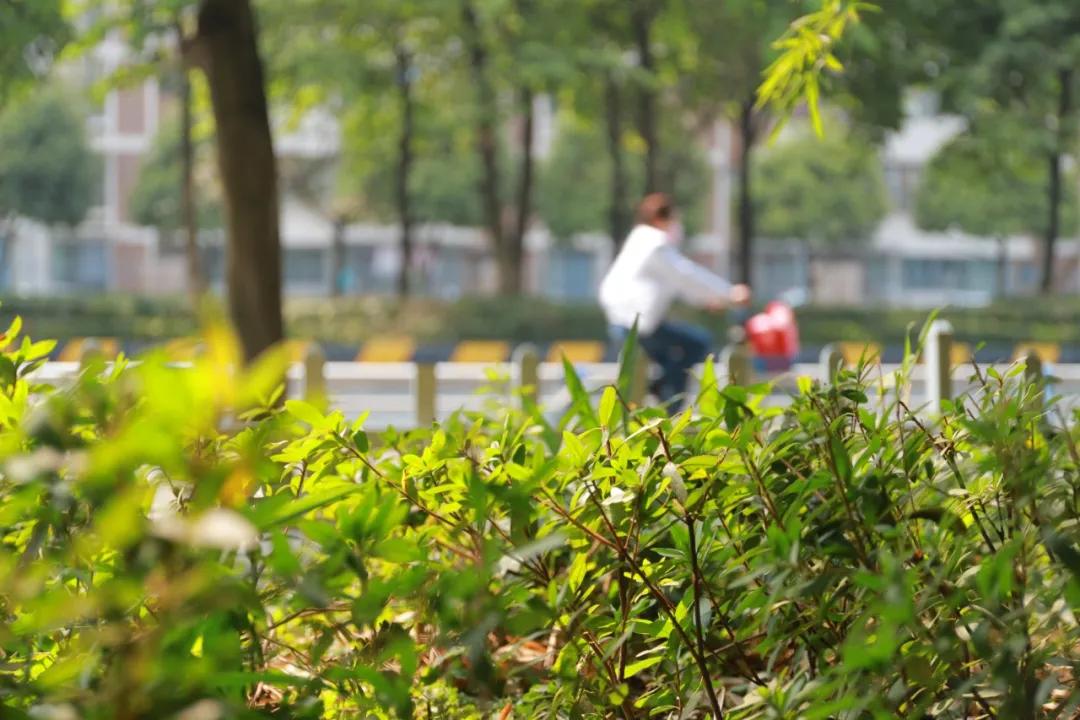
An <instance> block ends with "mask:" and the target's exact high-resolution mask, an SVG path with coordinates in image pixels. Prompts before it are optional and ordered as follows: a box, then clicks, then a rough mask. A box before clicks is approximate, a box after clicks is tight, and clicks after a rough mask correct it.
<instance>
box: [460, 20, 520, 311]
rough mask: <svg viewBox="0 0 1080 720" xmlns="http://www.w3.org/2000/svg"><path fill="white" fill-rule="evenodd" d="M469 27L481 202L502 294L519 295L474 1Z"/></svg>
mask: <svg viewBox="0 0 1080 720" xmlns="http://www.w3.org/2000/svg"><path fill="white" fill-rule="evenodd" d="M462 18H463V20H464V25H465V44H466V46H467V47H468V52H469V65H470V67H471V70H472V78H473V83H474V84H475V85H476V93H477V104H478V107H477V112H476V150H477V153H478V154H479V156H480V187H479V190H480V200H481V203H482V205H483V213H484V224H485V225H486V226H487V232H488V236H489V237H490V238H491V247H492V250H493V251H494V253H495V260H496V264H497V266H498V270H499V293H500V294H502V295H516V294H519V293H520V291H521V268H520V267H513V266H512V264H511V262H510V259H509V256H508V254H507V247H506V245H507V243H506V233H505V231H504V228H503V217H502V201H501V199H500V197H499V149H498V137H497V134H496V129H495V126H496V116H497V110H496V107H495V90H494V88H492V86H491V79H490V78H489V77H488V51H487V47H486V46H485V45H484V39H483V37H481V32H480V23H479V19H478V18H477V17H476V9H475V8H474V7H473V3H472V2H471V0H465V2H464V3H463V4H462Z"/></svg>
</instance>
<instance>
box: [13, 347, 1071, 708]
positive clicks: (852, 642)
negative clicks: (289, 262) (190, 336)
mask: <svg viewBox="0 0 1080 720" xmlns="http://www.w3.org/2000/svg"><path fill="white" fill-rule="evenodd" d="M17 334H18V327H14V328H12V329H11V330H9V332H8V333H7V334H6V336H5V337H7V338H8V339H13V338H14V337H15V336H16V335H17ZM206 343H207V346H208V348H209V351H208V352H207V354H206V356H205V357H204V358H202V359H200V360H199V361H198V362H197V364H196V366H195V367H194V368H193V369H190V370H184V369H176V368H170V367H168V366H167V365H166V364H165V363H163V362H162V361H161V359H159V358H158V359H155V358H148V359H147V361H146V362H144V363H142V364H140V365H138V366H132V367H118V368H114V369H111V370H109V369H106V368H105V367H103V366H96V367H94V366H92V367H89V368H87V369H86V371H85V372H83V373H82V374H81V376H80V377H79V378H78V380H76V381H74V382H73V383H72V384H70V385H67V386H63V387H57V388H49V387H45V386H42V385H39V384H37V383H36V382H35V381H34V380H33V376H32V371H33V369H34V368H35V366H36V365H37V364H38V363H40V361H41V360H40V358H41V357H42V356H43V355H44V354H45V353H47V352H48V350H49V347H48V344H32V343H30V342H29V341H24V342H22V343H21V344H17V345H15V347H17V348H18V349H17V350H15V351H13V352H10V353H8V354H6V355H4V356H3V358H2V359H0V460H2V466H0V467H2V468H3V470H2V475H0V537H2V543H0V612H2V613H3V622H2V623H0V703H2V704H3V707H4V708H5V713H4V716H5V717H9V716H10V717H26V716H27V714H28V713H32V714H33V716H35V717H42V716H44V717H58V718H59V717H64V718H68V717H77V718H86V719H94V720H97V719H99V718H100V719H102V720H104V719H105V718H109V719H112V718H118V719H121V720H128V719H131V718H173V717H176V718H196V717H197V718H210V717H213V718H243V717H249V718H256V717H277V718H356V717H363V718H366V717H373V718H391V717H418V718H480V717H492V716H500V717H504V718H505V717H507V716H508V715H509V714H510V713H512V714H513V716H514V717H521V718H526V717H559V718H562V717H565V718H573V717H580V718H608V717H614V718H645V717H687V718H693V717H706V716H708V715H709V713H710V711H711V709H715V712H716V714H718V715H719V714H722V715H723V716H724V717H729V718H791V717H800V718H837V719H844V720H848V719H851V720H854V719H857V718H858V719H861V718H891V717H924V716H927V717H936V718H965V717H983V716H992V717H1002V718H1037V717H1050V716H1057V715H1056V714H1055V713H1056V711H1055V712H1051V711H1048V710H1043V709H1042V708H1043V706H1044V705H1045V704H1047V703H1055V704H1057V706H1059V709H1061V706H1064V705H1068V704H1070V703H1072V704H1073V705H1074V706H1075V703H1076V702H1077V701H1078V700H1080V695H1078V694H1077V691H1076V690H1075V689H1074V688H1075V682H1074V679H1073V678H1074V672H1075V669H1076V668H1075V664H1076V660H1075V658H1076V657H1077V653H1076V650H1077V642H1078V640H1080V632H1078V629H1077V626H1076V618H1075V616H1074V614H1073V613H1074V612H1075V611H1076V609H1077V607H1078V606H1080V584H1078V580H1077V576H1076V573H1078V572H1080V550H1078V549H1077V542H1078V541H1080V503H1078V502H1077V498H1078V497H1080V475H1078V467H1077V460H1076V458H1077V457H1078V454H1077V448H1076V444H1075V440H1076V434H1077V432H1078V431H1077V430H1076V429H1075V428H1073V427H1067V428H1066V429H1061V428H1057V429H1055V427H1054V426H1053V425H1051V424H1050V423H1049V422H1048V415H1047V413H1046V411H1045V410H1044V409H1043V408H1042V407H1041V404H1040V401H1039V392H1038V391H1039V388H1038V387H1036V386H1035V385H1032V384H1031V383H1029V382H1028V381H1027V380H1026V379H1025V376H1024V375H1023V373H1022V372H1020V370H1021V368H1017V370H1016V372H1011V373H1009V374H1008V375H1005V376H1002V375H998V374H995V373H991V372H988V373H986V374H980V376H979V381H978V388H979V389H978V390H977V392H975V393H973V394H972V395H970V396H969V397H966V398H965V399H964V400H962V401H960V402H957V403H956V404H954V405H949V406H947V407H946V409H945V413H944V416H943V417H941V418H940V419H938V420H936V421H934V422H931V421H930V420H928V419H927V420H922V419H920V418H919V417H918V416H917V415H915V414H913V413H911V412H910V411H909V410H908V409H907V408H906V407H905V406H904V405H903V404H902V403H899V402H898V401H896V400H894V399H893V400H891V399H890V397H889V396H882V397H879V396H877V394H876V393H873V392H872V391H871V390H870V389H869V387H870V386H871V385H870V384H869V383H867V382H865V381H864V380H863V379H861V378H860V376H859V373H858V372H854V373H846V374H844V375H843V376H842V377H841V378H840V379H839V381H838V383H837V384H836V385H835V386H829V387H823V386H818V385H814V384H812V383H810V382H808V381H803V382H800V393H799V394H798V395H797V396H796V397H794V398H793V399H792V402H791V404H790V406H789V407H787V408H766V407H764V406H763V405H762V402H761V401H762V397H763V395H764V394H765V393H767V392H768V388H766V387H756V388H738V387H725V388H719V387H718V386H717V384H716V381H715V377H714V374H713V372H712V370H711V369H707V370H706V377H705V378H704V382H703V387H704V388H705V390H704V391H703V393H702V394H701V396H700V397H699V398H698V400H697V404H696V409H697V412H696V413H695V414H693V415H691V414H685V415H682V416H680V417H676V418H667V417H664V416H662V415H661V414H659V413H658V412H657V411H655V410H648V409H644V410H633V411H631V410H630V409H629V408H625V407H624V405H623V404H622V402H621V401H620V400H619V394H618V392H617V391H616V390H615V389H614V388H611V389H607V390H605V391H604V393H603V396H602V397H601V398H600V400H599V403H594V402H592V401H591V399H590V398H589V397H587V396H586V395H585V393H584V391H583V390H582V389H581V385H580V382H578V381H576V380H575V378H574V377H573V376H572V375H571V376H570V378H569V384H570V388H571V390H572V392H573V395H574V404H573V410H572V411H571V412H570V413H569V414H568V415H567V416H566V417H565V418H563V419H562V420H561V421H560V422H559V424H558V425H554V426H553V425H550V424H548V423H547V422H546V421H545V420H544V416H543V414H542V413H540V412H539V410H538V409H536V408H534V407H532V406H531V404H530V403H529V401H528V399H527V398H525V399H524V403H523V405H524V409H523V410H511V409H503V410H500V411H498V412H496V413H495V414H493V415H492V416H490V417H488V416H484V415H481V414H462V415H458V416H456V417H454V418H453V419H451V420H449V421H448V422H446V423H445V424H443V425H442V426H440V427H437V428H433V429H421V430H416V431H410V432H398V431H390V432H387V433H384V434H382V435H380V436H378V437H374V436H372V435H371V434H369V433H367V432H365V431H364V429H363V418H360V419H357V420H350V419H346V418H344V417H342V416H341V414H340V413H336V412H331V413H329V414H327V413H324V412H323V411H321V410H320V409H318V407H316V406H315V405H312V404H308V403H304V402H299V401H290V402H288V403H285V405H284V408H283V409H277V407H278V405H279V403H278V399H279V394H280V390H276V389H275V388H276V387H277V382H278V378H279V377H280V376H281V373H282V371H283V368H284V358H283V357H281V356H280V355H276V356H272V357H268V358H267V359H265V360H264V361H263V362H261V363H260V364H259V365H258V366H257V367H255V368H253V369H251V370H249V371H244V372H241V371H238V370H236V365H237V362H236V361H237V359H238V357H239V355H238V352H237V350H236V348H235V344H234V343H233V341H232V340H231V338H230V337H229V335H228V334H227V333H225V332H223V331H221V330H218V329H211V330H210V331H209V332H208V334H207V338H206ZM571 372H572V371H571ZM1061 716H1063V717H1069V716H1071V715H1070V714H1069V712H1066V711H1062V714H1061Z"/></svg>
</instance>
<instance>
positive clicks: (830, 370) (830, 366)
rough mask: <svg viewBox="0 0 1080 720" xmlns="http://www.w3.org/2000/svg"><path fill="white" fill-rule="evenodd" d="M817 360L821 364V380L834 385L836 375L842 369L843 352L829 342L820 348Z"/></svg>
mask: <svg viewBox="0 0 1080 720" xmlns="http://www.w3.org/2000/svg"><path fill="white" fill-rule="evenodd" d="M818 362H819V363H820V364H821V381H822V382H823V383H826V384H829V385H834V384H835V383H836V377H837V376H838V375H839V374H840V371H841V370H843V369H844V365H845V363H844V353H842V352H840V349H839V348H838V347H836V345H834V344H833V343H829V344H828V345H826V346H825V347H823V348H821V355H819V356H818Z"/></svg>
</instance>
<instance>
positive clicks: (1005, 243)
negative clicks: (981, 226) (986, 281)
mask: <svg viewBox="0 0 1080 720" xmlns="http://www.w3.org/2000/svg"><path fill="white" fill-rule="evenodd" d="M997 243H998V247H997V251H998V252H997V292H996V293H995V295H996V296H997V298H998V299H999V300H1000V299H1001V298H1004V297H1006V296H1007V295H1008V294H1009V239H1008V238H1007V237H1005V236H1004V235H1000V236H998V239H997Z"/></svg>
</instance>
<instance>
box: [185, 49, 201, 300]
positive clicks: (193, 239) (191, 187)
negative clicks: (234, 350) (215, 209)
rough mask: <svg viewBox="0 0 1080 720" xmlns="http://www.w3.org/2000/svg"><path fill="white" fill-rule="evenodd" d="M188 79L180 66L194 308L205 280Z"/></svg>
mask: <svg viewBox="0 0 1080 720" xmlns="http://www.w3.org/2000/svg"><path fill="white" fill-rule="evenodd" d="M191 106H192V100H191V79H190V78H189V77H188V69H187V68H186V67H181V68H180V168H181V169H180V174H181V187H180V215H181V217H182V222H183V225H184V231H183V232H184V255H185V257H186V259H187V280H188V295H189V296H190V298H191V307H192V308H193V309H194V310H195V311H196V312H198V310H199V303H200V302H201V300H202V296H203V293H204V292H206V280H205V278H204V277H203V271H202V254H201V251H200V249H199V218H198V209H197V207H196V205H195V141H194V138H193V136H192V127H193V122H192V117H191V115H192V113H191Z"/></svg>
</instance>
